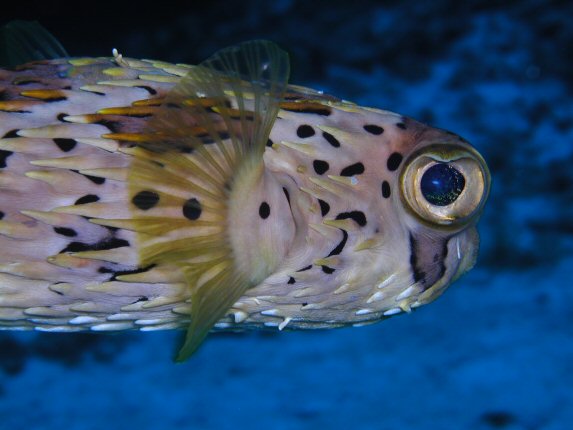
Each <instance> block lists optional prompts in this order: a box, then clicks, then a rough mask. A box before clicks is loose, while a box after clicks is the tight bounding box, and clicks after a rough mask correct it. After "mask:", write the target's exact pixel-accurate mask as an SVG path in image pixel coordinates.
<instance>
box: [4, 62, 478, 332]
mask: <svg viewBox="0 0 573 430" xmlns="http://www.w3.org/2000/svg"><path fill="white" fill-rule="evenodd" d="M70 67H73V68H74V69H73V73H71V74H69V77H66V78H60V77H58V72H63V71H68V70H69V68H70ZM189 70H190V68H189V66H175V65H171V64H167V63H159V62H150V61H139V60H131V59H123V58H122V59H120V60H119V61H118V59H115V60H114V59H76V60H55V61H53V62H51V63H48V64H46V65H41V66H37V67H36V68H33V69H30V70H23V71H20V72H7V71H0V81H1V83H2V85H3V86H6V87H7V88H8V89H7V93H6V94H7V95H9V97H8V99H11V104H9V103H8V102H6V103H4V104H2V103H3V102H0V136H5V137H4V138H3V139H0V149H2V150H4V151H11V152H13V154H11V155H10V156H8V157H7V158H6V164H7V166H6V167H5V168H4V169H0V210H1V211H2V212H4V213H5V216H4V218H3V219H2V220H1V221H0V250H1V251H0V328H6V329H38V330H46V331H82V330H93V331H114V330H124V329H140V330H156V329H171V328H181V327H186V326H187V325H188V323H189V315H190V309H191V306H190V292H189V289H188V288H187V287H186V285H185V279H184V278H183V276H182V275H181V271H180V270H179V268H178V267H176V265H170V264H167V263H162V264H157V265H155V267H153V268H148V270H143V271H140V273H137V272H138V269H142V268H141V267H140V257H139V255H140V249H139V248H138V247H139V243H140V239H139V238H138V236H137V234H136V233H135V232H134V231H131V230H130V229H129V228H119V229H117V226H121V225H122V224H121V223H118V222H116V223H115V224H114V222H111V221H107V220H118V219H119V220H121V219H124V220H129V219H130V218H132V217H133V208H132V207H130V200H131V195H130V190H129V186H128V183H127V182H126V181H127V180H128V177H129V169H130V166H131V161H132V155H131V154H132V152H131V149H130V148H129V147H128V146H127V145H126V143H125V141H122V140H121V139H117V138H113V136H111V137H110V136H109V134H110V127H111V128H112V130H111V131H115V132H116V133H130V132H131V133H137V131H138V130H139V129H140V127H141V124H144V123H145V121H147V118H145V117H143V118H141V117H133V116H129V115H124V116H121V115H117V113H116V114H111V113H105V112H106V111H103V112H104V114H101V115H100V116H99V117H94V116H89V115H90V114H93V113H97V112H98V111H99V112H100V113H101V112H102V111H101V110H102V109H106V108H112V107H113V108H117V107H130V106H132V104H133V103H134V102H137V101H142V100H147V99H154V98H158V97H161V96H163V95H164V94H165V93H166V92H168V91H169V89H170V88H171V87H172V86H173V85H174V84H175V83H177V82H178V80H179V78H180V77H181V76H183V75H185V74H186V73H188V72H189ZM35 76H37V77H38V81H41V82H39V83H31V84H27V85H26V86H19V85H18V84H17V82H18V80H19V79H20V80H24V79H28V80H34V79H35ZM66 87H71V89H60V90H59V91H60V92H61V94H63V95H64V96H65V99H64V100H60V101H48V100H40V98H39V96H40V95H41V94H39V93H36V94H34V93H28V96H23V95H21V92H22V91H23V90H29V89H46V88H66ZM290 91H292V92H293V93H297V94H299V95H300V96H301V97H302V99H301V100H300V102H301V103H302V102H305V101H307V100H313V103H315V104H317V103H321V104H323V105H324V106H325V107H328V109H329V110H330V111H331V113H330V114H329V115H321V114H313V113H302V112H293V111H291V110H286V109H281V110H280V112H279V116H278V119H277V121H276V122H275V124H274V127H273V129H272V131H271V134H270V139H271V140H272V142H273V144H272V146H268V147H267V148H266V150H265V153H264V156H263V170H261V171H260V172H258V173H257V174H256V175H254V174H253V175H254V176H253V177H252V178H251V177H249V175H248V174H245V175H243V176H242V177H243V179H242V180H240V181H237V183H236V186H235V187H234V188H233V190H232V194H231V196H230V206H229V207H230V210H229V211H230V212H229V213H230V217H229V224H228V225H229V235H230V242H231V244H232V248H233V252H234V255H235V256H236V258H237V260H238V261H239V267H241V268H243V270H244V271H245V272H248V274H252V276H253V277H255V278H256V277H259V278H260V279H261V280H260V282H259V283H258V285H256V286H254V287H253V288H250V289H248V290H247V291H246V293H245V294H244V296H243V297H241V298H240V299H239V300H238V301H237V302H236V303H235V304H234V305H233V306H232V307H231V308H230V309H229V310H228V312H227V313H226V316H225V317H224V318H222V319H221V320H220V321H219V323H217V324H216V326H215V328H217V329H231V330H233V329H244V328H263V327H271V328H272V327H277V328H278V329H280V330H282V329H284V328H285V327H288V328H327V327H340V326H347V325H361V324H366V323H371V322H376V321H379V320H381V319H383V318H385V317H388V316H390V315H394V314H397V313H401V312H404V311H406V312H409V311H410V310H411V309H413V308H416V307H418V306H420V305H422V304H425V303H428V302H430V301H432V300H434V299H435V298H436V297H438V296H439V295H440V294H441V293H442V292H443V291H444V290H445V289H446V288H447V287H448V286H449V285H450V284H451V282H452V281H453V280H455V279H456V278H457V277H458V276H460V275H461V274H462V273H464V272H465V271H467V270H469V269H470V268H471V267H472V266H473V264H474V262H475V256H476V253H477V246H478V237H477V233H476V230H475V222H476V221H477V215H475V216H473V217H472V218H471V219H469V220H468V221H467V222H466V223H464V224H461V225H456V226H454V227H450V226H440V225H436V224H432V223H427V222H424V221H423V220H420V218H419V217H418V216H416V214H415V213H413V212H412V210H411V209H409V208H408V206H407V204H406V203H405V201H404V199H403V196H402V192H401V183H400V181H401V180H403V179H401V176H400V174H401V172H402V169H403V168H404V166H405V165H406V163H407V162H408V159H409V156H410V155H411V154H412V153H413V152H414V151H418V150H420V149H421V148H424V147H427V146H428V145H434V144H439V145H452V146H455V147H457V148H460V150H463V151H466V150H467V151H469V152H470V153H472V154H473V150H472V149H471V147H469V145H468V144H466V143H465V142H463V141H462V140H460V139H459V138H458V137H457V136H455V135H452V134H449V133H446V132H444V131H441V130H437V129H433V128H431V127H428V126H425V125H422V124H420V123H417V122H415V121H413V120H410V119H406V118H403V117H402V116H400V115H397V114H394V113H391V112H387V111H382V110H377V109H368V108H361V107H358V106H355V105H353V104H350V103H346V102H340V101H334V100H330V99H328V98H326V97H323V96H321V95H318V94H316V93H312V92H310V90H305V89H299V88H295V87H291V88H290ZM34 96H36V97H34ZM15 100H16V101H15ZM17 100H22V101H17ZM132 109H133V108H132ZM17 110H21V111H22V110H25V111H26V113H18V112H15V111H17ZM62 113H64V114H65V115H61V114H62ZM86 115H88V116H86ZM106 115H107V116H106ZM114 115H115V116H114ZM102 118H105V119H109V120H111V121H112V122H117V123H119V125H118V124H117V123H116V124H111V126H110V123H109V122H107V123H106V122H105V121H104V122H102V121H101V120H102ZM368 124H374V125H377V126H379V127H382V128H383V129H384V132H383V133H382V134H379V135H376V134H373V133H370V132H367V131H366V130H365V129H364V125H368ZM398 124H400V125H398ZM301 125H309V126H310V127H312V129H313V130H314V135H313V136H310V137H300V136H299V135H298V134H297V130H298V128H299V126H301ZM113 127H117V128H119V130H113ZM13 130H17V131H16V132H14V131H13ZM11 131H12V133H10V132H11ZM323 133H327V134H329V135H330V136H333V137H334V138H335V139H336V140H337V141H338V142H339V143H340V146H339V147H334V146H333V145H332V144H331V143H329V142H328V141H327V139H326V138H325V137H324V134H323ZM106 135H108V136H106ZM54 139H59V140H56V141H54ZM66 139H67V140H66ZM70 139H73V140H70ZM73 142H75V144H74V143H73ZM57 143H59V144H60V145H62V146H64V148H67V147H68V146H70V145H72V146H73V148H72V149H69V150H68V151H67V152H65V151H64V150H62V149H61V148H60V147H59V145H58V144H57ZM66 145H67V146H66ZM395 152H396V153H399V154H401V155H402V160H403V161H402V162H401V163H400V165H399V167H398V168H397V169H396V170H394V171H390V170H389V169H388V167H387V163H388V159H389V157H390V156H391V154H393V153H395ZM477 157H479V156H477ZM315 160H321V161H326V162H327V163H328V171H327V172H325V173H322V174H319V173H317V171H316V168H315V163H314V161H315ZM479 160H481V158H480V159H479ZM356 163H362V165H363V167H364V172H363V173H358V174H355V175H352V176H346V175H341V172H342V171H343V169H345V168H346V167H348V166H350V165H353V164H356ZM483 171H484V172H486V173H484V174H483V175H484V177H483V178H482V179H483V181H484V183H485V185H482V191H483V190H485V191H483V193H484V194H487V187H488V184H487V182H488V180H489V179H488V178H487V176H486V175H487V170H486V168H485V166H484V170H483ZM85 175H88V177H86V176H85ZM90 177H91V179H90ZM93 178H104V179H105V182H104V183H101V179H100V180H98V179H96V181H94V180H93ZM383 181H387V182H388V184H389V187H390V190H391V194H390V196H389V197H388V198H386V197H383V196H382V194H381V184H382V182H383ZM468 186H471V184H470V185H468ZM283 188H284V189H286V190H287V192H288V195H289V199H290V202H289V201H288V200H287V198H286V195H285V192H284V191H283ZM85 196H92V197H88V198H87V201H88V203H83V202H82V201H80V202H79V204H78V203H77V202H78V199H81V198H84V200H86V198H85ZM93 196H97V197H98V198H99V200H98V201H94V199H93ZM484 199H485V197H484ZM262 200H265V201H267V202H268V203H269V205H270V208H271V215H270V216H269V218H268V219H264V220H262V219H261V217H260V215H259V207H260V204H261V201H262ZM319 200H321V201H322V202H326V203H327V204H328V206H329V211H328V213H327V214H325V215H324V216H323V214H322V210H323V208H322V207H321V204H320V201H319ZM74 203H76V204H74ZM480 204H483V203H480ZM151 210H152V211H153V210H154V209H151ZM157 210H160V209H159V208H158V209H157ZM161 210H163V209H161ZM173 210H175V209H173ZM353 212H362V213H363V214H364V216H365V218H366V220H367V222H366V224H365V225H359V223H358V222H357V220H356V219H355V218H352V217H346V218H345V217H344V216H343V217H342V218H341V219H336V218H337V215H338V214H348V213H353ZM105 225H107V226H108V227H109V226H116V228H114V229H112V230H110V229H109V228H108V227H105ZM54 227H57V228H59V233H58V232H57V231H55V230H54ZM61 228H66V229H71V230H73V232H75V233H76V235H75V236H73V237H72V236H69V235H68V236H66V235H65V234H62V232H64V233H68V234H69V233H71V232H70V231H65V230H63V231H62V230H61ZM343 231H344V232H345V233H343ZM345 236H346V239H345V241H344V246H343V247H342V249H341V250H338V251H339V252H337V253H335V254H332V252H333V250H334V249H335V248H337V246H338V245H340V244H341V241H343V240H344V237H345ZM122 241H127V242H122ZM73 242H76V245H72V246H71V248H69V251H70V252H64V253H61V251H62V250H64V249H66V247H69V246H70V243H73ZM78 242H79V243H84V244H88V245H93V244H95V243H100V249H99V250H97V249H93V246H92V247H90V246H87V247H84V248H82V247H81V246H78V245H77V243H78ZM125 243H128V246H120V247H115V246H117V245H122V244H125ZM101 248H104V249H101ZM105 248H109V249H105ZM331 254H332V255H331ZM413 254H415V256H414V257H413ZM435 256H438V257H437V259H436V257H435ZM414 260H415V261H414ZM309 265H310V266H311V268H310V269H308V270H303V271H301V269H304V268H306V267H308V266H309ZM324 267H326V269H324ZM269 268H271V269H272V272H271V273H270V274H269ZM331 269H335V270H334V271H333V272H331V273H327V272H328V271H330V270H331ZM122 272H123V273H122ZM421 273H424V277H423V278H420V276H421V275H420V274H421Z"/></svg>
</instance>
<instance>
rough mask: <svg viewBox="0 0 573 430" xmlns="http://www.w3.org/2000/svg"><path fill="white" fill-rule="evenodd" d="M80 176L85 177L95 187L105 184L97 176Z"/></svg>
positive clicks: (103, 179) (102, 179) (103, 180)
mask: <svg viewBox="0 0 573 430" xmlns="http://www.w3.org/2000/svg"><path fill="white" fill-rule="evenodd" d="M80 175H82V176H84V177H86V178H87V179H89V180H90V181H92V182H93V183H94V184H96V185H101V184H103V183H105V178H100V177H99V176H92V175H86V174H84V173H80Z"/></svg>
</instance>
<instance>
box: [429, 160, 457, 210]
mask: <svg viewBox="0 0 573 430" xmlns="http://www.w3.org/2000/svg"><path fill="white" fill-rule="evenodd" d="M420 185H421V188H422V195H423V196H424V198H425V199H426V200H427V201H428V202H429V203H431V204H433V205H434V206H447V205H449V204H451V203H453V202H455V201H456V199H457V198H458V197H459V195H460V194H461V193H462V191H463V190H464V187H465V185H466V180H465V179H464V175H462V174H461V173H460V172H459V170H457V169H455V168H454V167H452V166H450V165H449V164H446V163H437V164H434V165H433V166H432V167H430V168H429V169H428V170H426V171H425V172H424V176H422V181H421V184H420Z"/></svg>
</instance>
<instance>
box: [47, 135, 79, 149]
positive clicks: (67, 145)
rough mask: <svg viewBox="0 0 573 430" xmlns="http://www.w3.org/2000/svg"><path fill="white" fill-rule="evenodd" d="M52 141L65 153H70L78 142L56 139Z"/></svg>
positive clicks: (61, 138)
mask: <svg viewBox="0 0 573 430" xmlns="http://www.w3.org/2000/svg"><path fill="white" fill-rule="evenodd" d="M52 140H53V141H54V143H55V144H56V145H58V148H60V150H61V151H63V152H70V151H71V150H72V149H74V148H75V147H76V145H77V142H76V141H75V140H74V139H68V138H63V137H56V138H54V139H52Z"/></svg>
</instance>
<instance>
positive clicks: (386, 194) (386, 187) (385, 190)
mask: <svg viewBox="0 0 573 430" xmlns="http://www.w3.org/2000/svg"><path fill="white" fill-rule="evenodd" d="M390 194H391V193H390V184H389V183H388V181H382V197H384V198H385V199H387V198H389V197H390Z"/></svg>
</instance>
